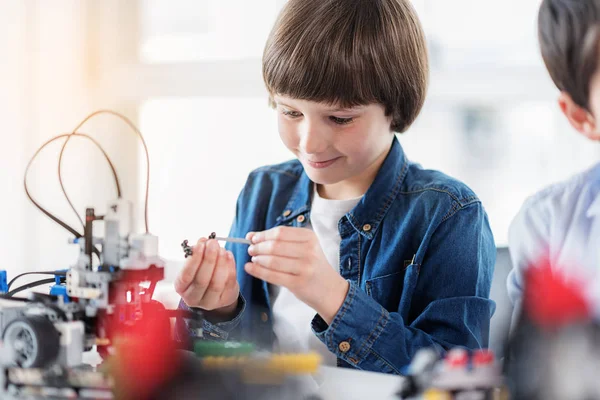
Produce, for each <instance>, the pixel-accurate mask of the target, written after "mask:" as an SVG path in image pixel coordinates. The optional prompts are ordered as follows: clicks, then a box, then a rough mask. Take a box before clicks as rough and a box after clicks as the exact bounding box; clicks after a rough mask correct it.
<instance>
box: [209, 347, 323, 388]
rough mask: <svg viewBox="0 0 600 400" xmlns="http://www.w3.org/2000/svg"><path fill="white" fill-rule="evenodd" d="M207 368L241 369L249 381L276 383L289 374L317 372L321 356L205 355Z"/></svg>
mask: <svg viewBox="0 0 600 400" xmlns="http://www.w3.org/2000/svg"><path fill="white" fill-rule="evenodd" d="M202 363H203V366H204V368H207V369H239V370H240V371H241V372H242V376H243V377H244V380H245V381H247V382H248V383H276V382H279V381H281V380H282V379H283V378H285V377H286V376H289V375H304V374H313V373H315V372H317V370H318V368H319V365H320V364H321V356H320V355H319V354H317V353H307V354H273V355H271V356H266V357H260V356H258V357H245V356H244V357H205V358H203V359H202Z"/></svg>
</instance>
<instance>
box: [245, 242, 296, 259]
mask: <svg viewBox="0 0 600 400" xmlns="http://www.w3.org/2000/svg"><path fill="white" fill-rule="evenodd" d="M248 254H249V255H251V256H258V255H271V256H281V257H288V258H302V257H304V256H305V255H306V246H303V245H302V244H300V243H299V242H286V241H282V240H266V241H264V242H258V243H256V244H253V245H251V246H250V247H248Z"/></svg>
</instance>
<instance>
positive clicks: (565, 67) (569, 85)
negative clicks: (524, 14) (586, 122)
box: [538, 0, 600, 111]
mask: <svg viewBox="0 0 600 400" xmlns="http://www.w3.org/2000/svg"><path fill="white" fill-rule="evenodd" d="M599 23H600V1H599V0H544V1H543V2H542V5H541V6H540V11H539V15H538V38H539V41H540V48H541V51H542V57H543V59H544V63H545V64H546V68H547V69H548V72H550V76H551V77H552V80H553V81H554V83H555V84H556V86H557V87H558V89H560V90H561V91H564V92H566V93H568V94H569V95H570V96H571V98H572V99H573V101H574V102H575V103H576V104H577V105H579V106H580V107H583V108H585V109H587V110H588V111H590V107H589V100H590V84H591V81H592V77H593V76H594V73H595V72H596V69H597V67H598V55H599V52H598V45H599V43H598V39H600V30H599V28H600V26H599Z"/></svg>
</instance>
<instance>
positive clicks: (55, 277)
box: [54, 269, 69, 285]
mask: <svg viewBox="0 0 600 400" xmlns="http://www.w3.org/2000/svg"><path fill="white" fill-rule="evenodd" d="M56 271H57V272H69V270H68V269H57V270H56ZM61 279H64V276H60V275H54V282H56V284H57V285H60V280H61Z"/></svg>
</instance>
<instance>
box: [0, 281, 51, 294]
mask: <svg viewBox="0 0 600 400" xmlns="http://www.w3.org/2000/svg"><path fill="white" fill-rule="evenodd" d="M47 283H54V278H48V279H40V280H39V281H34V282H31V283H28V284H27V285H23V286H19V287H18V288H16V289H14V290H11V291H10V292H8V293H6V295H5V297H12V296H14V295H15V294H16V293H19V292H22V291H23V290H27V289H31V288H34V287H37V286H42V285H45V284H47Z"/></svg>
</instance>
